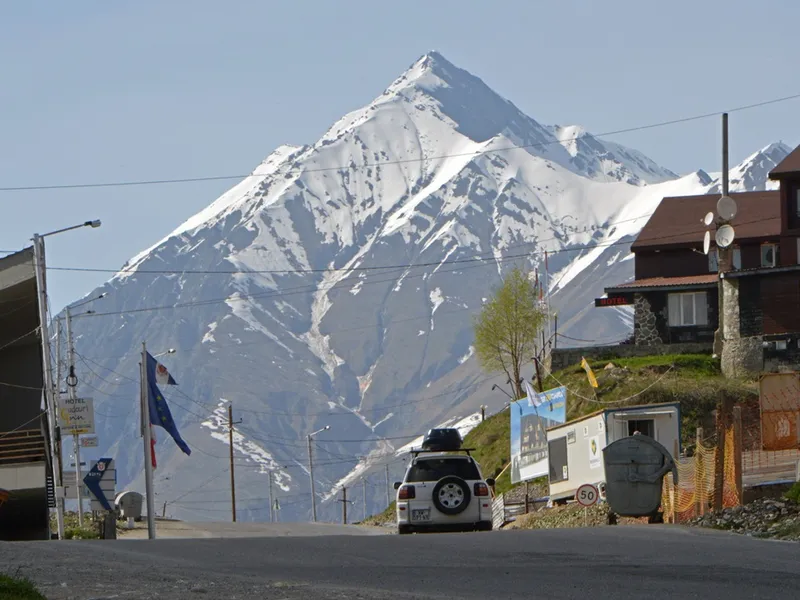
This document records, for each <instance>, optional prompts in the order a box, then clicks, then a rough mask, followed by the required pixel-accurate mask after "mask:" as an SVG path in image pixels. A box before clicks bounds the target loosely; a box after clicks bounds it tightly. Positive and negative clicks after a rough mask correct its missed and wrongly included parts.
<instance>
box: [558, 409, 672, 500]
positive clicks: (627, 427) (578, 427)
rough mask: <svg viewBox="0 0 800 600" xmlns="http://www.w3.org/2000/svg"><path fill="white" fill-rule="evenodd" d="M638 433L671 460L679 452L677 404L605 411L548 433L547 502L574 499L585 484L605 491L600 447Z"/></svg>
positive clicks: (565, 424) (573, 421) (601, 448)
mask: <svg viewBox="0 0 800 600" xmlns="http://www.w3.org/2000/svg"><path fill="white" fill-rule="evenodd" d="M636 431H638V432H640V433H642V434H644V435H648V436H650V437H652V438H654V439H655V440H656V441H657V442H659V443H660V444H661V445H662V446H664V447H665V448H666V449H667V450H668V451H669V452H670V453H671V454H672V457H673V458H674V459H677V458H678V456H680V452H681V408H680V404H679V403H667V404H648V405H642V406H626V407H624V408H608V409H604V410H600V411H597V412H595V413H592V414H589V415H586V416H584V417H581V418H579V419H574V420H572V421H569V422H567V423H564V424H563V425H556V426H555V427H551V428H549V429H548V430H547V446H548V462H549V466H550V499H551V500H552V501H553V502H565V501H567V500H570V499H571V498H574V496H575V492H576V490H577V489H578V488H579V487H580V486H581V485H583V484H585V483H590V484H593V485H596V486H598V488H599V489H600V492H601V494H602V495H604V489H605V467H604V464H603V448H605V447H606V446H607V445H608V444H610V443H612V442H615V441H617V440H619V439H621V438H624V437H627V436H630V435H633V434H634V432H636Z"/></svg>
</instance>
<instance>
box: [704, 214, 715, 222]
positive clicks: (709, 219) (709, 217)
mask: <svg viewBox="0 0 800 600" xmlns="http://www.w3.org/2000/svg"><path fill="white" fill-rule="evenodd" d="M713 222H714V213H713V212H710V213H708V214H707V215H706V216H705V217H703V223H704V224H705V225H711V223H713Z"/></svg>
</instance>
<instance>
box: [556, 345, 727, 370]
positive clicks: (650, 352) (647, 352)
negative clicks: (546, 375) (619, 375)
mask: <svg viewBox="0 0 800 600" xmlns="http://www.w3.org/2000/svg"><path fill="white" fill-rule="evenodd" d="M664 354H709V355H710V354H711V342H708V343H697V344H661V345H660V346H636V345H634V344H621V345H618V346H586V347H583V348H557V349H555V350H553V352H552V357H551V360H552V365H553V366H552V369H553V370H554V371H558V370H560V369H566V368H567V367H570V366H573V365H577V364H579V363H580V362H581V357H583V356H585V357H586V359H587V360H609V361H611V360H614V359H615V358H631V357H634V356H654V355H664Z"/></svg>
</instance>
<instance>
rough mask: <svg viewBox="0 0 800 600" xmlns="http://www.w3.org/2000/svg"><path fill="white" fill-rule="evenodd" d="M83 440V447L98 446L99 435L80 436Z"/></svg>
mask: <svg viewBox="0 0 800 600" xmlns="http://www.w3.org/2000/svg"><path fill="white" fill-rule="evenodd" d="M80 440H81V448H97V436H96V435H89V436H86V437H82V438H80Z"/></svg>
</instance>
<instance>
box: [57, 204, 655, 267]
mask: <svg viewBox="0 0 800 600" xmlns="http://www.w3.org/2000/svg"><path fill="white" fill-rule="evenodd" d="M652 215H653V213H647V214H646V215H639V216H638V217H631V218H629V219H620V220H619V221H614V222H612V223H608V224H606V225H602V226H598V227H596V228H595V229H593V231H598V230H604V229H613V228H614V227H616V226H617V225H620V224H622V223H630V222H632V221H638V220H640V219H646V218H647V217H651V216H652ZM561 239H562V237H561V236H553V237H550V238H543V239H536V240H535V241H531V242H523V243H521V244H513V245H510V246H506V248H505V249H506V250H508V249H512V248H521V247H523V246H532V245H534V244H536V245H541V244H542V242H552V241H556V240H561ZM482 254H484V255H486V256H481V255H480V254H479V255H478V256H476V257H472V258H459V259H453V260H446V261H433V262H426V263H400V264H396V265H379V266H373V267H336V268H334V267H328V268H321V269H235V268H234V269H189V270H172V269H136V268H131V269H129V270H125V268H124V267H123V268H122V269H100V268H94V267H50V266H48V267H47V270H48V271H74V272H82V273H114V274H130V275H132V274H140V273H143V274H155V275H239V274H244V275H265V274H271V275H280V274H306V273H308V274H312V273H341V272H343V273H352V272H365V271H403V270H406V269H416V268H420V267H436V266H440V265H443V264H448V265H452V264H461V263H471V262H478V261H483V260H494V259H495V256H494V251H486V252H483V253H482ZM539 254H541V252H540V253H539ZM520 256H524V255H520Z"/></svg>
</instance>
